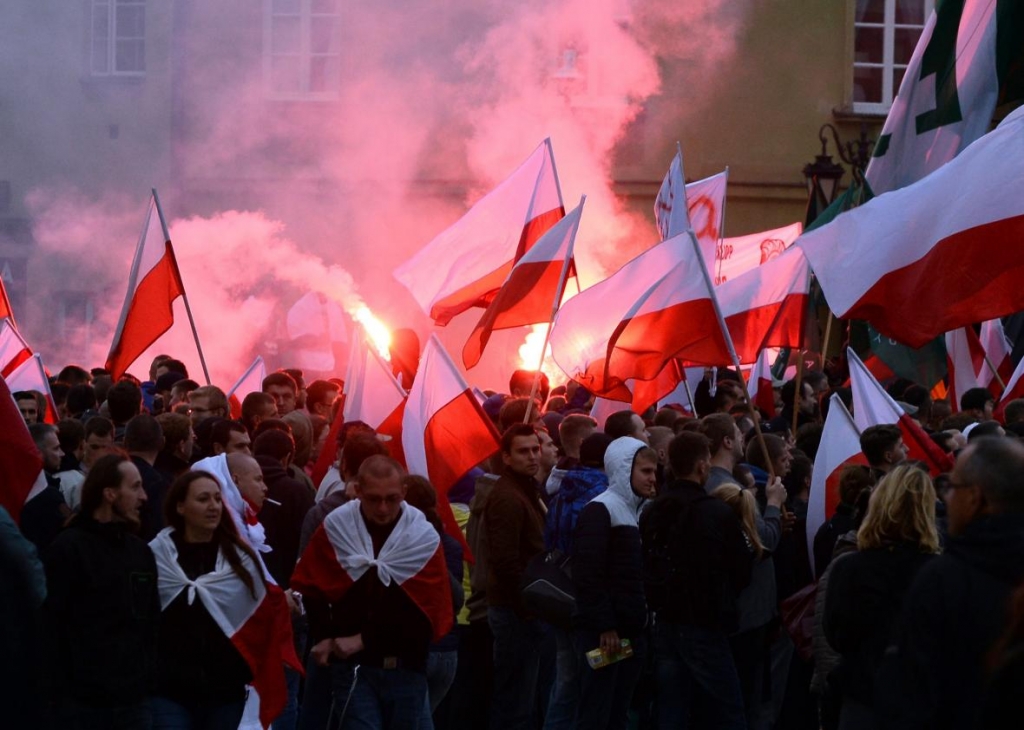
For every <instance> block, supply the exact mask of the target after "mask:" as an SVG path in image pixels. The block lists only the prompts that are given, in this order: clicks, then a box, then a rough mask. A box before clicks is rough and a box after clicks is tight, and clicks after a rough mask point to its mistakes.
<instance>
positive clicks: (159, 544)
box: [149, 527, 302, 728]
mask: <svg viewBox="0 0 1024 730" xmlns="http://www.w3.org/2000/svg"><path fill="white" fill-rule="evenodd" d="M173 530H174V528H171V527H167V528H164V529H163V530H161V531H160V533H159V534H158V535H157V536H156V537H155V538H153V541H152V542H150V543H149V547H150V548H151V549H152V550H153V555H154V557H155V558H156V567H157V575H158V579H157V587H158V590H159V593H160V609H161V610H164V609H166V608H167V606H169V605H170V604H171V602H172V601H173V600H174V599H175V598H177V597H178V596H179V595H180V594H181V592H182V591H187V599H186V600H187V601H188V602H189V604H190V605H191V604H192V603H193V602H194V601H195V600H196V599H197V598H198V599H199V602H200V603H201V604H202V605H203V608H205V609H206V612H207V613H209V614H210V617H211V618H213V620H214V621H215V622H216V623H217V626H219V627H220V629H221V631H223V632H224V635H225V636H227V637H228V639H230V640H231V643H232V644H233V645H234V647H235V649H237V650H238V653H239V654H241V655H242V657H243V658H244V659H245V661H246V663H247V664H248V665H249V669H250V671H251V672H252V676H253V680H252V687H253V689H255V690H256V692H257V693H259V696H260V722H261V723H262V725H263V727H265V728H266V727H269V725H270V723H271V722H272V721H273V720H274V718H275V717H277V716H278V715H279V714H281V711H282V710H283V709H284V707H285V704H286V703H287V700H288V688H287V685H286V684H285V677H284V665H285V664H287V665H288V666H290V667H292V668H293V669H295V670H297V671H302V664H301V663H300V662H299V659H298V657H297V656H296V654H295V644H294V641H293V639H292V624H291V617H290V616H289V612H288V604H287V602H286V601H285V597H284V592H283V591H282V590H281V588H280V586H277V585H274V584H273V583H266V582H264V580H263V577H262V576H261V570H260V568H259V567H257V566H256V564H255V563H253V561H252V560H251V559H250V558H249V556H248V555H246V554H244V553H241V552H239V558H241V561H242V565H243V567H244V568H245V569H246V570H247V571H248V572H249V575H250V576H252V580H253V585H254V587H255V589H256V597H255V598H253V595H252V593H250V592H249V589H248V588H247V587H246V586H245V584H244V583H243V582H242V580H241V579H240V578H239V577H238V576H237V575H236V574H235V572H234V570H232V568H231V564H230V563H228V561H227V559H226V558H225V557H224V553H223V551H221V552H219V553H218V554H217V563H216V566H215V568H214V569H213V571H212V572H210V573H205V574H203V575H201V576H199V577H198V578H196V579H195V580H192V579H190V578H189V577H188V576H187V575H185V571H184V570H182V568H181V565H179V564H178V548H177V546H176V545H175V544H174V540H172V539H171V533H172V532H173Z"/></svg>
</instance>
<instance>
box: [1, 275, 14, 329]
mask: <svg viewBox="0 0 1024 730" xmlns="http://www.w3.org/2000/svg"><path fill="white" fill-rule="evenodd" d="M5 318H6V319H9V320H11V324H14V310H13V309H12V308H11V300H10V299H8V298H7V289H6V287H4V280H3V277H0V319H5Z"/></svg>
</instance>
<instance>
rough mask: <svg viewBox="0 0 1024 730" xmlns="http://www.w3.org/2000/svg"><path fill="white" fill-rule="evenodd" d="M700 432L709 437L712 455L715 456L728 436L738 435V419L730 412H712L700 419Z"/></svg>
mask: <svg viewBox="0 0 1024 730" xmlns="http://www.w3.org/2000/svg"><path fill="white" fill-rule="evenodd" d="M700 433H702V434H704V435H705V436H707V437H708V444H709V446H710V448H711V455H712V456H714V455H715V454H717V453H718V450H719V449H721V448H722V444H723V443H725V440H726V439H727V438H732V437H734V436H735V435H736V420H735V419H734V418H733V417H732V416H730V415H729V414H728V413H712V414H710V415H708V416H704V418H702V419H700Z"/></svg>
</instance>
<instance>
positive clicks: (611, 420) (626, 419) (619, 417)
mask: <svg viewBox="0 0 1024 730" xmlns="http://www.w3.org/2000/svg"><path fill="white" fill-rule="evenodd" d="M634 415H635V414H634V413H633V411H630V410H624V411H616V412H615V413H613V414H611V415H610V416H608V418H607V419H605V422H604V432H605V433H606V434H608V435H609V436H611V437H612V438H613V439H617V438H621V437H623V436H629V435H630V434H632V433H633V416H634Z"/></svg>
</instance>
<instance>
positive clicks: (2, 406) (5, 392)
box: [0, 378, 46, 522]
mask: <svg viewBox="0 0 1024 730" xmlns="http://www.w3.org/2000/svg"><path fill="white" fill-rule="evenodd" d="M12 392H13V391H12V389H11V388H10V387H9V386H8V384H7V381H6V380H5V379H4V378H0V506H3V508H4V509H6V510H7V511H8V512H9V513H10V515H11V518H12V519H13V520H14V521H15V522H19V520H20V518H21V510H22V508H23V507H24V506H25V503H26V502H27V501H28V500H29V499H31V498H32V497H34V496H35V495H36V494H38V493H39V492H41V491H42V490H43V489H45V488H46V477H45V475H44V474H43V456H42V454H40V453H39V449H37V448H36V445H35V442H34V441H33V440H32V436H31V435H29V432H28V426H27V425H25V419H24V418H22V417H21V411H19V410H18V404H17V403H15V402H14V397H13V395H12Z"/></svg>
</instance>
